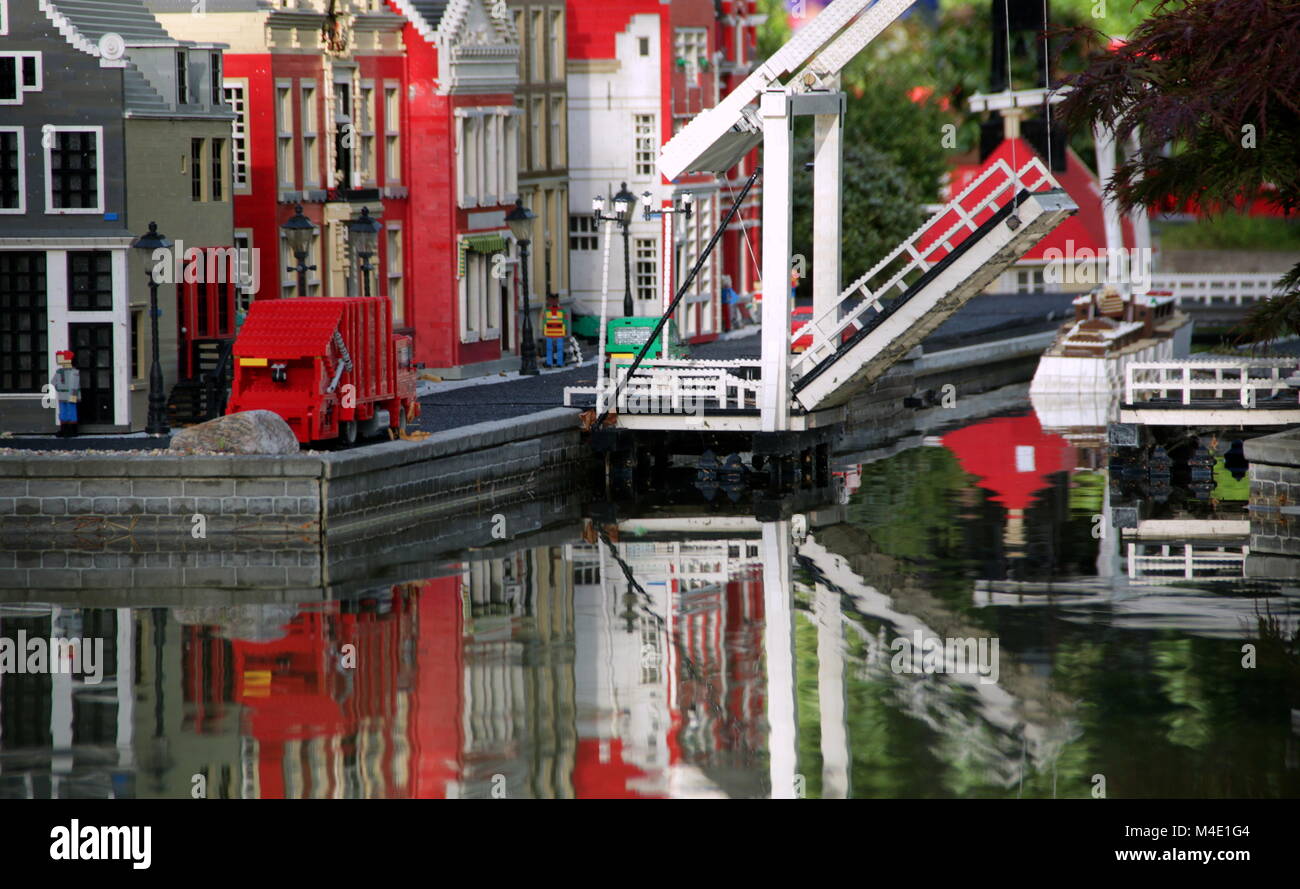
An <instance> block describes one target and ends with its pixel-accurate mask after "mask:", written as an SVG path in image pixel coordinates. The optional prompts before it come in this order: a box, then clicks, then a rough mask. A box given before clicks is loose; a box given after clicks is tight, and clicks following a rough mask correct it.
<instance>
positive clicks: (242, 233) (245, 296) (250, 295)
mask: <svg viewBox="0 0 1300 889" xmlns="http://www.w3.org/2000/svg"><path fill="white" fill-rule="evenodd" d="M232 235H233V236H232V237H231V239H230V245H231V246H232V247H234V248H235V251H236V252H235V257H236V267H237V269H238V274H239V276H240V278H241V279H243V278H244V277H245V276H247V277H250V278H251V277H252V273H253V263H254V262H256V260H255V259H254V258H253V257H254V256H255V255H256V254H255V253H254V250H253V230H252V229H251V228H237V229H234V231H233V232H232ZM241 238H242V239H243V240H245V241H247V242H248V246H247V247H246V248H242V249H241V248H240V247H239V243H238V242H239V240H240V239H241ZM245 249H246V250H247V251H248V252H247V253H245V252H243V251H244V250H245ZM258 275H259V277H260V275H261V269H258ZM260 283H261V282H260V281H259V282H258V284H259V285H260ZM256 296H257V294H256V292H254V291H253V290H252V289H251V288H246V287H236V288H235V307H236V308H237V309H240V310H243V311H245V312H246V311H248V307H249V305H251V304H252V302H253V299H254V298H255V297H256Z"/></svg>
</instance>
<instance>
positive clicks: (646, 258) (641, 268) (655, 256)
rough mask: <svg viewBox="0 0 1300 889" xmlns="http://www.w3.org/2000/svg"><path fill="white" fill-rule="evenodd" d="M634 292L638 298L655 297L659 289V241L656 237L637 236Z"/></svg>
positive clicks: (634, 251)
mask: <svg viewBox="0 0 1300 889" xmlns="http://www.w3.org/2000/svg"><path fill="white" fill-rule="evenodd" d="M633 255H634V256H635V257H636V266H635V275H636V276H635V279H634V286H635V288H636V289H635V290H634V293H635V294H636V298H637V299H654V298H655V296H656V295H657V294H658V291H659V242H658V241H657V240H655V239H654V238H637V239H636V242H635V246H634V250H633Z"/></svg>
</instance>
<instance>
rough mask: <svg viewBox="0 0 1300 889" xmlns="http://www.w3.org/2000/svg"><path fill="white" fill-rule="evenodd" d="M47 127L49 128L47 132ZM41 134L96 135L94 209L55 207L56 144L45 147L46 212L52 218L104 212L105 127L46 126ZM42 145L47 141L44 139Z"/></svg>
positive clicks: (54, 141)
mask: <svg viewBox="0 0 1300 889" xmlns="http://www.w3.org/2000/svg"><path fill="white" fill-rule="evenodd" d="M45 126H48V127H49V130H48V131H47V130H46V129H45ZM45 126H42V127H41V132H42V133H44V132H50V133H94V134H95V191H96V194H97V195H98V201H97V202H96V204H95V206H94V207H55V206H54V188H53V186H54V170H53V166H54V143H56V142H57V141H58V140H57V139H51V140H50V143H51V144H50V145H45V146H44V152H43V153H44V155H45V212H46V214H47V215H51V216H94V215H97V214H100V213H103V212H104V128H103V126H99V125H96V126H71V125H63V124H46V125H45ZM41 143H42V145H44V143H45V140H44V138H42V140H41Z"/></svg>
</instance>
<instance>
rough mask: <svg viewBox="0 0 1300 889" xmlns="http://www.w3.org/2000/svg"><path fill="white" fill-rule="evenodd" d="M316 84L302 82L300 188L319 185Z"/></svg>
mask: <svg viewBox="0 0 1300 889" xmlns="http://www.w3.org/2000/svg"><path fill="white" fill-rule="evenodd" d="M316 119H317V116H316V82H315V81H314V80H304V81H303V82H302V187H303V188H304V189H307V188H311V187H313V186H319V185H320V163H319V149H318V147H317V145H316Z"/></svg>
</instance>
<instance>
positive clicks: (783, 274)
mask: <svg viewBox="0 0 1300 889" xmlns="http://www.w3.org/2000/svg"><path fill="white" fill-rule="evenodd" d="M759 113H760V114H761V116H762V118H763V388H762V393H761V394H762V397H761V399H760V401H759V409H760V416H761V424H760V428H761V429H762V430H763V431H764V432H783V431H785V430H787V429H789V428H790V229H791V209H792V208H791V195H792V191H791V187H792V181H791V180H792V176H791V174H792V172H793V171H792V164H793V157H794V127H793V123H794V119H793V117H792V116H791V110H790V98H789V96H787V95H786V93H785V91H784V90H783V89H780V88H777V89H770V90H767V91H766V92H764V93H763V97H762V100H761V103H760V106H759Z"/></svg>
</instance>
